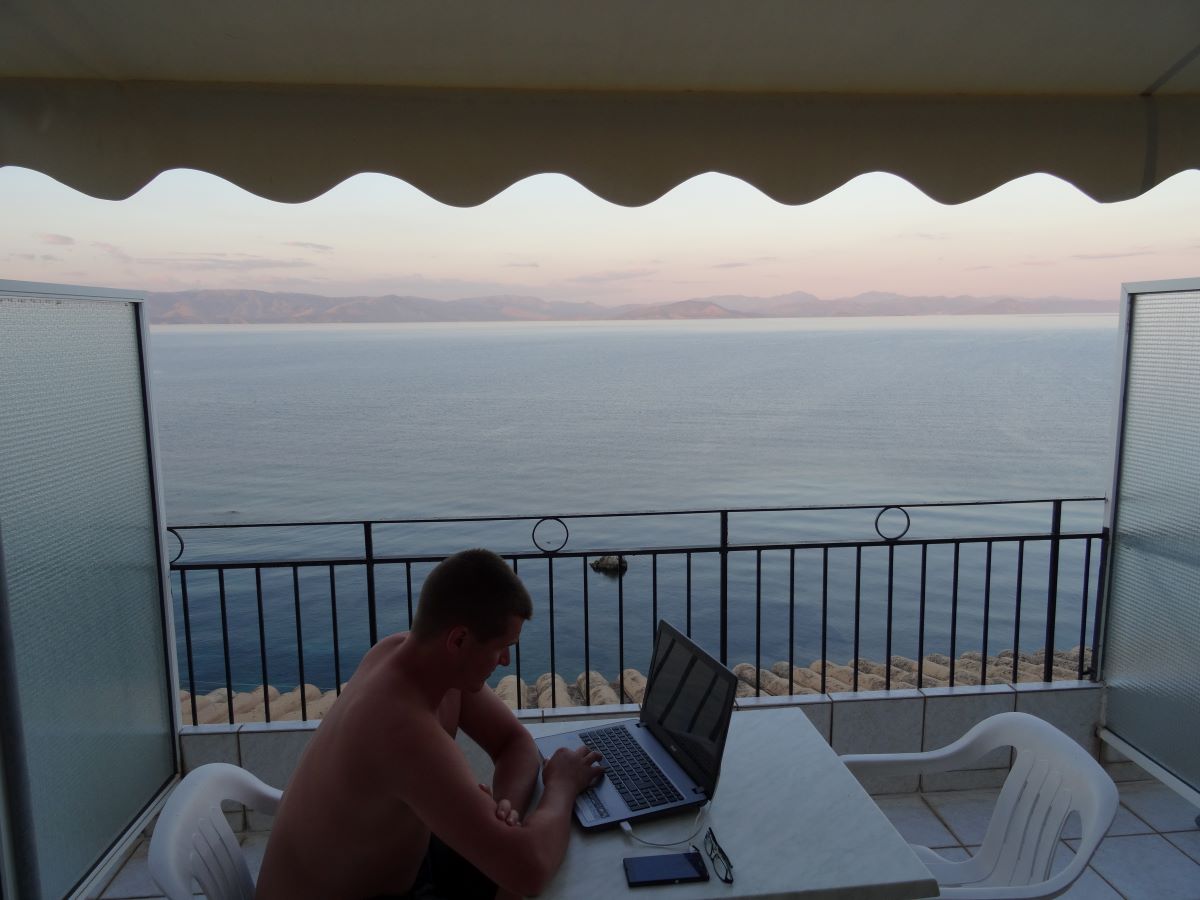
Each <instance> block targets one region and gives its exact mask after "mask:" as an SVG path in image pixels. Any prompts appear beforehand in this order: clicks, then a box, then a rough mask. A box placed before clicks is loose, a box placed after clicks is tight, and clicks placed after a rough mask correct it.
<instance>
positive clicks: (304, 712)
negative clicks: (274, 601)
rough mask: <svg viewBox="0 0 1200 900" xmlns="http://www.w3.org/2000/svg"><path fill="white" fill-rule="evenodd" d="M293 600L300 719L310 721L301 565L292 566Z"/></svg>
mask: <svg viewBox="0 0 1200 900" xmlns="http://www.w3.org/2000/svg"><path fill="white" fill-rule="evenodd" d="M292 602H293V603H294V605H295V608H296V656H297V659H298V661H299V668H300V721H301V722H307V721H308V698H307V697H306V696H305V695H306V694H307V693H308V692H307V691H306V690H305V689H304V685H305V681H304V629H303V627H302V626H301V624H300V567H299V566H292Z"/></svg>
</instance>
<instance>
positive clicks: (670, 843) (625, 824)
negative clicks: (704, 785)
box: [621, 801, 712, 847]
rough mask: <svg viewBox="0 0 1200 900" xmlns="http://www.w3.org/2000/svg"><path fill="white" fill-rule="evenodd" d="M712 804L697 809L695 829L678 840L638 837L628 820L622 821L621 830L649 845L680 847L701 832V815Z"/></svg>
mask: <svg viewBox="0 0 1200 900" xmlns="http://www.w3.org/2000/svg"><path fill="white" fill-rule="evenodd" d="M711 806H712V803H711V801H710V802H708V803H704V804H701V806H700V808H699V809H698V810H696V818H695V819H693V820H692V825H693V826H694V827H695V830H694V831H692V833H691V834H689V835H688V836H687V837H685V838H680V839H679V840H677V841H662V842H660V841H648V840H646V839H645V838H641V837H638V836H637V835H636V834H634V833H633V826H632V825H630V824H629V823H628V822H622V823H621V830H622V831H624V832H625V833H626V834H627V835H629V836H630V837H631V838H633V839H634V840H635V841H637V842H638V843H640V844H645V845H646V846H647V847H678V846H679V845H680V844H687V843H689V842H691V840H692V838H694V837H695V836H696V835H698V834H699V833H700V829H701V828H703V827H704V826H703V825H701V824H699V822H700V817H701V816H702V815H704V813H705V811H706V810H708V809H709V808H711Z"/></svg>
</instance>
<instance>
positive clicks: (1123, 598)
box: [1100, 279, 1200, 797]
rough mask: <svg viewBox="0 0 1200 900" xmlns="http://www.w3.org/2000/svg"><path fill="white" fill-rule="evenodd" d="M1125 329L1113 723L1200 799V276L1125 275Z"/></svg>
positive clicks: (1111, 514) (1113, 590) (1105, 660)
mask: <svg viewBox="0 0 1200 900" xmlns="http://www.w3.org/2000/svg"><path fill="white" fill-rule="evenodd" d="M1120 328H1121V351H1120V352H1121V358H1120V372H1121V378H1120V392H1119V396H1118V400H1117V414H1116V417H1115V422H1116V449H1115V460H1114V467H1113V487H1112V491H1111V493H1110V497H1109V504H1108V513H1107V521H1106V525H1107V528H1108V532H1109V536H1110V537H1109V554H1108V564H1107V572H1106V590H1105V597H1106V600H1105V608H1104V624H1103V629H1104V639H1103V641H1102V643H1101V647H1100V670H1101V674H1102V677H1103V679H1104V681H1105V682H1106V685H1107V688H1106V689H1107V703H1106V711H1105V728H1106V729H1107V730H1108V732H1110V733H1111V734H1112V735H1114V736H1115V737H1116V738H1118V739H1119V740H1120V741H1122V742H1125V743H1126V744H1128V745H1129V746H1130V747H1131V748H1132V749H1133V750H1135V751H1137V752H1138V753H1140V754H1142V755H1143V756H1144V757H1145V760H1144V761H1142V762H1143V764H1145V765H1148V766H1149V767H1151V768H1152V769H1153V768H1157V769H1158V770H1159V771H1157V772H1155V774H1157V775H1159V776H1160V777H1163V778H1164V780H1166V781H1168V782H1169V783H1170V782H1172V781H1174V780H1177V781H1178V782H1179V784H1172V786H1174V787H1176V789H1179V790H1182V789H1186V790H1187V791H1189V792H1191V793H1192V794H1194V795H1195V796H1197V797H1200V758H1197V757H1196V756H1195V752H1194V748H1195V744H1196V742H1197V741H1200V675H1198V674H1197V670H1196V669H1195V667H1194V662H1195V660H1196V658H1197V656H1198V655H1200V607H1197V605H1196V604H1195V600H1194V598H1195V596H1197V595H1200V592H1197V591H1196V590H1189V589H1188V586H1189V585H1190V586H1191V587H1192V588H1193V589H1195V588H1200V541H1193V538H1196V537H1197V529H1198V527H1200V522H1198V521H1197V519H1196V509H1197V508H1200V450H1197V447H1198V446H1200V442H1198V439H1200V403H1198V402H1197V400H1198V399H1200V375H1198V374H1197V373H1200V279H1178V280H1172V281H1162V282H1148V283H1137V284H1128V285H1125V286H1124V287H1123V297H1122V304H1121V325H1120ZM1189 415H1190V420H1189Z"/></svg>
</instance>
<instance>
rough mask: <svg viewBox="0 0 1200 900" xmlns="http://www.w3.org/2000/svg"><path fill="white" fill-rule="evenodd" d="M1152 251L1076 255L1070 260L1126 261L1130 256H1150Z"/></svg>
mask: <svg viewBox="0 0 1200 900" xmlns="http://www.w3.org/2000/svg"><path fill="white" fill-rule="evenodd" d="M1153 254H1154V251H1153V250H1131V251H1129V252H1127V253H1076V254H1075V255H1073V256H1072V257H1071V259H1128V258H1129V257H1131V256H1152V255H1153Z"/></svg>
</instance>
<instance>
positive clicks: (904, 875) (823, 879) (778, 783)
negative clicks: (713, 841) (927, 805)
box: [528, 707, 938, 900]
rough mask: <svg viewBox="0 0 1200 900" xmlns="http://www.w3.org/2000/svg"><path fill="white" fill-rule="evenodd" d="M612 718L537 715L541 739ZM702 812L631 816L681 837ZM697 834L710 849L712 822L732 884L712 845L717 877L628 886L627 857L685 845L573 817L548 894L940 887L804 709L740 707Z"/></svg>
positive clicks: (657, 833)
mask: <svg viewBox="0 0 1200 900" xmlns="http://www.w3.org/2000/svg"><path fill="white" fill-rule="evenodd" d="M607 721H610V720H591V721H588V722H579V721H575V722H556V723H539V724H532V725H529V726H528V728H529V731H530V732H531V733H532V734H533V735H534V737H540V736H542V735H545V734H556V733H559V732H563V731H574V730H577V729H579V728H581V727H589V726H592V725H596V724H601V723H602V722H607ZM695 819H696V813H695V811H692V812H684V813H680V814H678V815H674V816H669V817H666V818H662V819H654V820H651V821H649V822H644V823H638V824H635V825H634V832H635V833H636V834H637V835H638V836H639V837H642V838H645V839H646V840H651V841H659V842H666V841H676V840H680V839H681V838H684V837H686V836H687V835H688V834H689V833H690V832H691V831H692V830H693V829H694V827H695V826H693V825H692V823H693V822H694V821H695ZM696 824H697V825H698V826H699V827H700V831H699V833H698V834H697V835H696V836H695V837H694V838H693V839H692V840H691V843H694V844H695V845H696V846H697V847H699V848H700V850H701V852H703V849H704V844H703V840H704V832H705V829H706V828H707V827H709V826H710V825H711V826H712V829H713V832H714V834H716V836H717V840H718V841H719V842H720V844H721V846H722V847H723V848H724V849H725V852H726V854H727V855H728V856H729V859H730V861H731V862H732V863H733V867H734V883H733V884H731V885H727V884H724V883H723V882H721V881H720V880H719V879H718V878H717V877H716V872H715V871H714V870H713V866H712V864H711V862H710V861H709V859H708V857H707V854H706V855H705V863H706V865H707V866H708V869H709V876H710V880H709V881H708V882H695V883H691V884H679V885H661V886H653V887H640V888H630V887H628V885H627V884H626V883H625V870H624V866H623V865H622V862H621V861H622V859H623V858H624V857H626V856H643V855H649V854H654V853H670V852H676V851H681V850H686V849H687V847H686V845H685V846H683V847H673V848H662V849H659V848H654V847H647V846H645V845H644V844H640V843H638V842H637V841H635V840H633V839H632V838H630V837H629V836H627V835H626V834H625V833H624V832H623V831H622V830H621V829H620V828H612V829H607V830H604V831H600V832H592V833H585V832H584V831H583V830H582V829H581V828H579V826H578V824H575V825H573V826H572V829H573V830H572V834H571V843H570V845H569V847H568V849H567V856H566V859H565V860H564V862H563V866H562V868H561V869H560V870H559V871H558V874H557V875H556V876H555V878H554V880H553V881H552V882H551V883H550V885H549V886H548V887H547V889H546V890H545V891H544V892H543V893H542V894H541V895H540V896H541V897H543V898H563V900H566V898H570V900H588V898H597V900H601V898H611V897H634V898H641V900H692V898H697V897H718V898H734V897H760V898H761V897H804V898H821V900H835V898H846V900H848V898H855V900H875V898H879V900H911V898H918V897H936V896H937V894H938V889H937V882H935V881H934V880H933V878H932V876H930V874H929V871H928V870H927V869H926V868H925V866H924V865H923V864H922V863H921V861H920V860H919V859H917V857H916V854H914V853H913V851H912V849H911V848H910V847H909V846H908V844H907V842H906V841H905V840H904V838H902V837H901V836H900V833H899V832H898V831H896V829H895V828H894V827H893V826H892V824H891V822H889V821H888V820H887V817H886V816H884V814H883V813H882V812H881V811H880V809H879V807H878V806H877V805H876V804H875V801H874V800H872V799H871V797H870V795H868V794H867V792H866V791H865V790H863V788H862V786H861V785H860V784H859V783H858V781H857V780H855V778H854V776H853V775H851V774H850V770H849V769H847V768H846V767H845V766H844V765H843V764H842V762H841V760H839V759H838V757H837V754H835V753H834V752H833V749H832V748H831V747H830V746H829V745H828V744H827V743H826V742H825V740H824V738H822V737H821V735H820V733H819V732H818V731H817V730H816V729H815V728H814V727H813V725H812V723H811V722H809V720H808V717H807V716H805V714H804V713H803V712H801V711H800V710H799V709H796V708H787V707H783V708H774V709H758V710H746V711H739V712H735V713H734V715H733V723H732V725H731V727H730V730H729V740H728V744H727V746H726V749H725V759H724V762H723V764H722V767H721V778H720V781H719V782H718V784H717V791H716V796H715V799H714V801H713V803H712V804H711V805H710V806H709V807H708V808H707V809H706V810H705V812H704V813H703V814H702V815H701V817H700V820H699V822H697V823H696Z"/></svg>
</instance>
